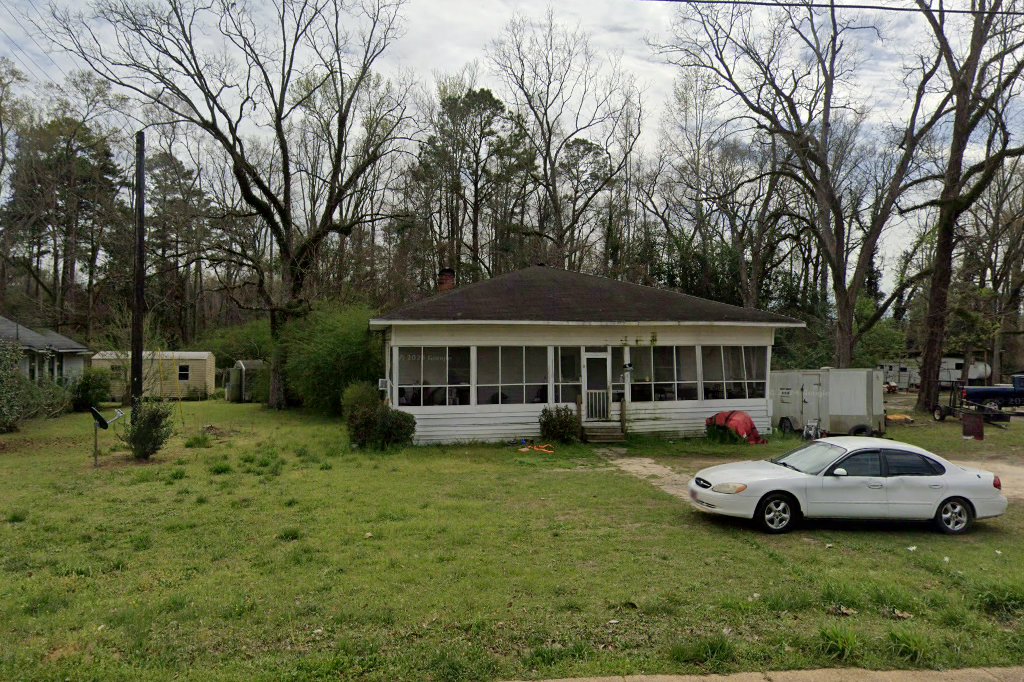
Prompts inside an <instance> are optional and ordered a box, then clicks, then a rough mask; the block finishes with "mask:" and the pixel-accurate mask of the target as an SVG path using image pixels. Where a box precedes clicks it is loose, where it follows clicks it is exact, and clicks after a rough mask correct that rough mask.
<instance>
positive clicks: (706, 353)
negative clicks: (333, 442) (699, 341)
mask: <svg viewBox="0 0 1024 682" xmlns="http://www.w3.org/2000/svg"><path fill="white" fill-rule="evenodd" d="M700 362H701V369H702V370H703V381H702V382H701V383H702V384H703V388H704V400H721V399H722V398H724V397H725V381H724V379H725V374H724V372H723V371H722V347H721V346H701V347H700Z"/></svg>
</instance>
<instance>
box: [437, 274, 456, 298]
mask: <svg viewBox="0 0 1024 682" xmlns="http://www.w3.org/2000/svg"><path fill="white" fill-rule="evenodd" d="M454 288H455V270H453V269H451V268H441V270H440V272H438V273H437V290H438V292H441V293H443V292H445V291H451V290H452V289H454Z"/></svg>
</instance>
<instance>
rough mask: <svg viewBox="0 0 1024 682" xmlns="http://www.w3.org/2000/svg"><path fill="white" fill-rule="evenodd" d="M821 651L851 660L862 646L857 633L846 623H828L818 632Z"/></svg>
mask: <svg viewBox="0 0 1024 682" xmlns="http://www.w3.org/2000/svg"><path fill="white" fill-rule="evenodd" d="M818 638H819V647H820V649H821V653H823V654H824V655H825V656H828V657H829V658H832V659H835V660H839V661H846V660H849V659H850V658H851V657H852V656H853V655H854V654H855V653H856V652H857V649H858V648H859V646H860V638H859V637H858V636H857V633H856V632H854V631H853V630H851V629H850V628H848V627H846V626H845V625H828V626H826V627H823V628H822V629H821V631H820V632H819V633H818Z"/></svg>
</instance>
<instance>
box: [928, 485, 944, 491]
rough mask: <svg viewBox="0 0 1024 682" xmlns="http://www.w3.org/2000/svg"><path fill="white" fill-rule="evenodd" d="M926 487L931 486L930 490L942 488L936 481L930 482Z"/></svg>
mask: <svg viewBox="0 0 1024 682" xmlns="http://www.w3.org/2000/svg"><path fill="white" fill-rule="evenodd" d="M928 487H929V488H931V489H932V490H942V485H940V484H938V483H932V484H931V485H930V486H928Z"/></svg>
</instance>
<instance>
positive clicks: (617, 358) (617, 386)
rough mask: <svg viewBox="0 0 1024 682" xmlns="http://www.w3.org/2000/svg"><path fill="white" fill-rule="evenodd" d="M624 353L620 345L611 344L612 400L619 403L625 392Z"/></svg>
mask: <svg viewBox="0 0 1024 682" xmlns="http://www.w3.org/2000/svg"><path fill="white" fill-rule="evenodd" d="M625 364H626V353H625V351H624V349H623V348H622V346H612V402H613V403H621V402H622V401H623V400H625V393H626V371H625Z"/></svg>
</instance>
